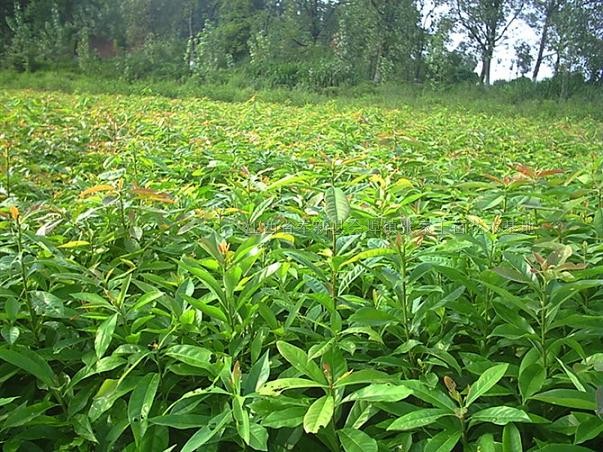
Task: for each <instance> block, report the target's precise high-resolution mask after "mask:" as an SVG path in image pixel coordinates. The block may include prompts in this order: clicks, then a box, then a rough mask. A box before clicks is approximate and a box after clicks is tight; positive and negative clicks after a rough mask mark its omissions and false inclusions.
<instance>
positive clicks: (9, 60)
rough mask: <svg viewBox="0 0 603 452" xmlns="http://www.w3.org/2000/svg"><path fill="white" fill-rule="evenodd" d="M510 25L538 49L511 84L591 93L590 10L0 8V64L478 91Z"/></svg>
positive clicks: (286, 5)
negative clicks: (575, 82)
mask: <svg viewBox="0 0 603 452" xmlns="http://www.w3.org/2000/svg"><path fill="white" fill-rule="evenodd" d="M519 22H523V23H524V24H525V27H526V28H529V27H531V28H532V30H533V31H534V34H535V35H536V36H537V37H538V42H539V44H538V46H537V48H530V46H529V45H528V44H527V43H525V42H523V41H522V40H521V39H522V38H521V37H519V39H518V41H517V43H516V46H515V52H516V57H515V59H514V62H513V66H514V68H515V72H516V75H517V76H525V75H531V76H532V78H533V79H534V80H536V79H537V78H538V75H539V73H540V72H541V69H542V67H543V66H544V65H546V64H548V65H549V66H550V67H552V68H553V71H554V74H555V76H556V77H558V78H559V79H561V80H563V81H564V84H563V86H562V88H563V89H562V93H561V94H563V95H564V96H565V95H567V94H569V90H568V84H567V80H568V79H569V78H571V76H572V74H573V76H577V77H579V78H580V79H581V80H582V81H588V82H590V83H599V82H601V79H602V77H603V3H601V2H600V1H598V0H546V1H545V0H496V1H492V0H209V1H208V0H126V1H121V0H120V1H117V0H77V1H75V0H52V1H48V0H18V1H14V2H12V1H4V2H0V40H1V41H2V42H3V43H4V44H3V45H2V46H1V48H0V59H1V62H2V66H4V67H8V68H14V69H17V70H21V71H31V70H36V69H39V68H49V67H50V68H54V69H56V68H57V67H74V66H77V67H79V69H80V70H82V71H83V72H86V73H88V74H94V75H98V74H105V75H108V76H112V77H115V76H118V77H124V78H126V79H128V80H134V79H139V78H143V77H148V76H152V77H155V78H163V79H167V78H172V79H181V78H189V77H194V78H195V79H197V80H198V81H201V82H205V83H207V82H216V81H224V80H229V79H232V78H240V79H241V80H244V81H245V83H247V84H261V85H262V86H263V87H275V86H286V87H294V86H295V87H304V88H311V89H324V88H327V87H332V86H339V85H353V84H356V83H358V82H361V81H370V82H373V83H382V82H384V81H388V80H389V81H391V80H393V81H397V82H400V81H405V82H421V83H423V82H429V83H436V84H442V83H446V84H449V83H457V82H459V81H474V82H475V81H477V80H479V81H481V82H482V83H486V84H488V83H489V82H490V68H491V66H492V61H493V58H495V53H494V52H495V49H496V48H497V47H500V46H501V45H503V44H504V43H505V40H506V39H507V38H508V37H509V35H510V34H511V33H510V32H511V31H512V30H513V27H514V26H515V25H516V24H517V23H519ZM515 34H517V33H515ZM460 37H462V38H463V42H459V38H460ZM478 63H479V64H480V67H481V69H480V74H479V76H478V75H477V74H476V73H475V72H474V70H475V69H476V67H477V65H478Z"/></svg>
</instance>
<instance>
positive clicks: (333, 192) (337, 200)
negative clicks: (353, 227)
mask: <svg viewBox="0 0 603 452" xmlns="http://www.w3.org/2000/svg"><path fill="white" fill-rule="evenodd" d="M325 210H326V212H327V217H328V218H329V220H330V221H331V223H334V224H341V223H343V222H344V221H345V220H346V219H347V218H348V217H349V216H350V204H349V203H348V199H347V198H346V196H345V193H344V192H343V190H341V188H339V187H330V188H328V189H327V191H326V192H325Z"/></svg>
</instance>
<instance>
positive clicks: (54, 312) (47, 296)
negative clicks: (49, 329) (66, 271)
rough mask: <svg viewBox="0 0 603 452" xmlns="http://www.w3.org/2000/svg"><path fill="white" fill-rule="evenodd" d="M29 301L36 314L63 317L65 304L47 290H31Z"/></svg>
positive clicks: (56, 317)
mask: <svg viewBox="0 0 603 452" xmlns="http://www.w3.org/2000/svg"><path fill="white" fill-rule="evenodd" d="M31 303H32V305H33V307H34V309H35V311H36V313H37V314H38V315H41V316H44V317H52V318H55V319H62V318H65V305H64V303H63V300H61V299H60V298H59V297H57V296H56V295H53V294H51V293H49V292H41V291H34V292H31Z"/></svg>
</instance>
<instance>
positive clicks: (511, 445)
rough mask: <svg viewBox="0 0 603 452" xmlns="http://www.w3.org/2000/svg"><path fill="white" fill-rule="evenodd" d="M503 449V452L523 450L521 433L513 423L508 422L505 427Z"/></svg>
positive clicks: (521, 451)
mask: <svg viewBox="0 0 603 452" xmlns="http://www.w3.org/2000/svg"><path fill="white" fill-rule="evenodd" d="M502 450H503V452H523V446H522V444H521V435H520V434H519V430H518V429H517V427H515V425H513V424H507V425H505V428H504V429H503V438H502Z"/></svg>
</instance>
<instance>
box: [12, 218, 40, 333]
mask: <svg viewBox="0 0 603 452" xmlns="http://www.w3.org/2000/svg"><path fill="white" fill-rule="evenodd" d="M15 221H16V223H17V251H18V253H19V266H20V269H21V279H22V280H23V291H22V295H23V298H25V302H26V303H27V310H28V311H29V321H30V326H31V332H32V333H33V336H34V339H35V341H36V342H39V341H40V339H39V335H38V316H37V314H36V311H35V309H34V306H33V303H32V301H31V297H30V294H29V284H28V282H29V279H28V277H27V269H26V268H25V262H24V261H23V257H24V254H25V253H24V248H23V232H22V230H21V220H20V218H19V217H17V218H16V220H15Z"/></svg>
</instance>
